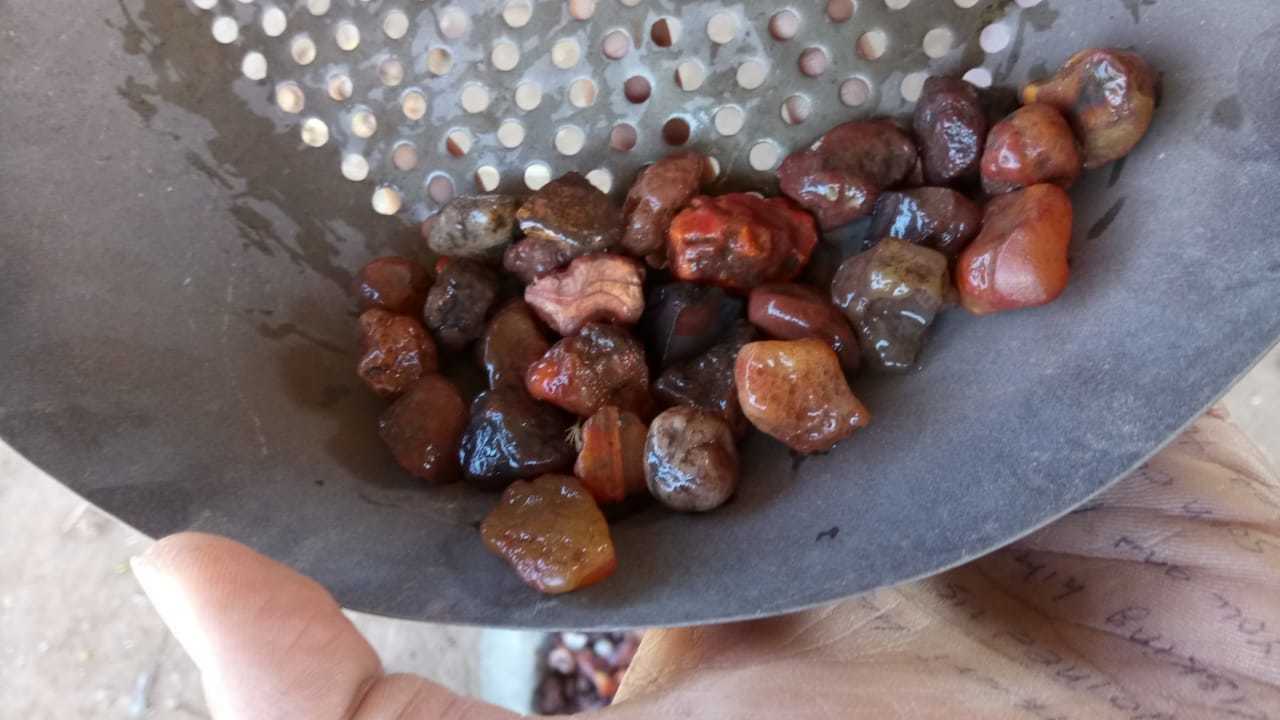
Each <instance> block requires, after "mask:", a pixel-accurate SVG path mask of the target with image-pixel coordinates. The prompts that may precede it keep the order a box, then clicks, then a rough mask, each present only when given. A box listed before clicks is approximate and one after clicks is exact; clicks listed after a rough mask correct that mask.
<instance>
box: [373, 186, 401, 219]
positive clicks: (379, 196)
mask: <svg viewBox="0 0 1280 720" xmlns="http://www.w3.org/2000/svg"><path fill="white" fill-rule="evenodd" d="M370 203H371V204H372V205H373V211H374V212H376V213H378V214H379V215H395V214H396V213H398V212H400V208H401V207H402V206H403V205H404V198H403V197H402V196H401V195H400V191H399V190H397V189H395V188H393V187H391V186H390V185H384V186H382V187H380V188H378V189H377V190H374V191H373V197H372V198H371V199H370Z"/></svg>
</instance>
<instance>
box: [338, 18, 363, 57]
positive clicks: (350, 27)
mask: <svg viewBox="0 0 1280 720" xmlns="http://www.w3.org/2000/svg"><path fill="white" fill-rule="evenodd" d="M333 39H334V42H336V43H337V44H338V47H339V48H341V49H342V50H345V51H346V52H351V51H352V50H355V49H356V48H358V47H360V27H359V26H358V25H356V24H355V23H353V22H351V21H350V20H343V21H341V22H339V23H338V25H337V26H336V27H335V28H334V30H333Z"/></svg>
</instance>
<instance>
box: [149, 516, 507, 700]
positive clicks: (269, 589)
mask: <svg viewBox="0 0 1280 720" xmlns="http://www.w3.org/2000/svg"><path fill="white" fill-rule="evenodd" d="M132 566H133V572H134V575H135V576H136V577H137V578H138V582H139V583H141V585H142V589H143V591H145V592H146V594H147V597H148V598H150V599H151V602H152V604H153V605H155V608H156V610H157V611H158V612H159V613H160V617H161V618H162V619H163V620H164V622H165V624H166V625H168V626H169V629H170V630H171V631H172V632H173V634H174V636H175V637H177V639H178V642H180V643H182V647H183V648H184V649H185V650H186V651H187V654H189V655H190V656H191V659H192V660H194V661H195V664H196V666H197V667H198V668H199V669H200V674H201V677H202V679H203V681H204V690H205V696H206V698H207V701H208V703H209V709H210V710H211V712H212V713H213V717H214V718H217V720H240V719H241V718H252V719H253V720H259V719H263V720H271V719H274V718H309V719H312V720H383V719H386V720H391V719H392V718H395V719H397V720H464V719H465V720H511V719H512V718H514V717H515V715H513V714H511V713H508V712H505V711H503V710H500V709H498V708H495V707H493V706H490V705H486V704H484V703H480V702H477V701H472V700H466V699H464V698H461V697H459V696H457V695H455V694H453V693H451V692H449V691H448V690H446V689H444V688H442V687H440V686H439V685H436V684H435V683H432V682H429V681H427V680H425V679H423V678H420V677H416V676H410V675H386V674H384V673H383V672H382V664H381V663H380V662H379V661H378V656H377V654H375V653H374V651H373V648H372V647H370V646H369V643H368V642H366V641H365V639H364V638H363V637H362V636H361V635H360V633H359V632H357V631H356V629H355V627H354V626H353V625H352V624H351V622H350V621H349V620H347V618H346V616H344V615H343V614H342V612H341V610H340V608H339V607H338V604H337V602H335V601H334V599H333V598H332V597H331V596H330V595H329V593H328V592H326V591H325V589H324V588H323V587H321V586H320V585H319V584H318V583H316V582H315V581H314V580H311V579H310V578H307V577H304V576H302V575H299V574H298V573H296V572H294V571H293V570H291V569H289V568H288V567H285V566H284V565H282V564H280V563H278V562H275V561H274V560H270V559H268V558H266V557H263V556H262V555H259V554H258V553H256V552H254V551H253V550H250V549H249V548H247V547H245V546H243V545H241V544H239V543H236V542H233V541H231V540H228V539H226V538H221V537H217V536H213V535H203V534H198V533H181V534H178V535H172V536H169V537H167V538H164V539H162V540H160V541H159V542H157V543H156V544H155V545H153V546H152V547H151V548H150V549H149V550H148V551H147V552H146V553H144V554H143V555H141V556H140V557H137V558H134V560H133V561H132Z"/></svg>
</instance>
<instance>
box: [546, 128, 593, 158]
mask: <svg viewBox="0 0 1280 720" xmlns="http://www.w3.org/2000/svg"><path fill="white" fill-rule="evenodd" d="M586 142H587V134H586V133H584V132H583V131H582V128H580V127H578V126H577V125H565V126H564V127H562V128H560V129H559V130H557V131H556V135H555V139H554V140H552V144H553V145H555V148H556V152H558V153H560V154H561V155H570V156H572V155H577V154H578V153H580V152H582V146H583V145H585V144H586Z"/></svg>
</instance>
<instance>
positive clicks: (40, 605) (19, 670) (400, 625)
mask: <svg viewBox="0 0 1280 720" xmlns="http://www.w3.org/2000/svg"><path fill="white" fill-rule="evenodd" d="M1225 402H1226V404H1227V406H1228V408H1229V409H1230V410H1231V412H1232V415H1233V417H1234V418H1235V419H1236V420H1237V421H1238V422H1239V423H1240V424H1241V425H1242V426H1243V427H1245V429H1246V430H1248V431H1249V432H1250V434H1251V435H1252V436H1253V437H1254V439H1255V440H1257V441H1258V442H1259V444H1261V445H1263V446H1264V447H1265V448H1266V449H1267V450H1268V451H1269V452H1270V454H1271V456H1272V458H1273V459H1274V458H1280V350H1277V351H1274V352H1272V353H1271V354H1270V355H1269V356H1267V357H1266V358H1265V359H1264V360H1263V361H1262V363H1260V364H1259V365H1258V367H1256V368H1254V370H1253V371H1252V372H1250V373H1249V374H1248V375H1247V376H1246V377H1244V378H1243V379H1242V380H1241V382H1240V383H1239V384H1238V385H1237V386H1236V387H1235V388H1234V389H1233V390H1232V391H1231V392H1230V393H1229V394H1228V395H1227V397H1226V398H1225ZM0 508H3V509H4V518H5V519H4V522H3V523H2V524H0V717H3V718H25V719H26V720H45V719H50V720H52V719H54V718H57V719H58V720H78V719H79V718H85V719H88V718H94V719H96V720H130V719H134V718H153V719H157V720H161V719H162V720H190V719H192V718H204V717H208V715H207V713H206V711H205V707H204V703H203V701H202V699H201V694H200V682H199V678H198V676H197V674H196V672H195V668H194V667H193V666H192V664H191V662H190V661H189V660H188V659H187V658H186V656H185V655H184V654H183V652H182V649H181V648H179V647H178V646H177V644H176V643H175V642H174V641H173V639H172V638H171V637H170V636H169V634H168V632H167V631H166V630H165V628H164V627H163V626H162V625H161V624H160V620H159V619H158V618H157V617H156V615H155V614H154V613H153V612H152V610H151V607H150V606H149V605H148V604H147V600H146V598H145V597H143V595H142V593H141V591H140V590H139V589H138V586H137V584H136V583H135V582H134V580H133V577H132V576H131V575H130V574H129V571H128V560H129V558H130V557H131V556H133V555H135V554H137V553H139V552H141V551H142V550H143V549H144V548H145V547H146V545H147V543H148V540H147V539H146V538H145V537H143V536H142V535H140V534H139V533H137V532H135V531H134V530H132V529H130V528H128V527H126V526H124V525H121V524H120V523H117V522H115V521H114V520H112V519H111V518H109V517H107V516H105V515H103V514H102V513H100V512H98V511H97V510H95V509H94V508H93V507H91V506H89V505H88V504H87V503H85V502H84V501H82V500H81V499H80V498H78V497H77V496H75V495H74V494H72V493H71V492H70V491H68V490H67V489H65V488H63V487H62V486H61V485H59V484H57V483H56V482H55V481H53V480H52V479H51V478H49V477H48V476H47V475H45V474H44V473H42V472H41V471H40V470H39V469H37V468H35V467H34V466H32V465H31V464H30V463H28V462H26V461H25V460H24V459H23V458H21V457H20V456H18V455H17V454H16V453H14V452H13V451H12V450H10V449H9V448H8V447H7V446H5V445H4V444H3V443H0ZM352 617H353V619H354V620H355V622H356V624H357V625H358V626H359V627H360V628H361V629H362V630H363V631H364V632H365V634H366V635H367V636H368V637H369V638H370V640H371V641H372V642H373V645H374V647H376V648H377V649H378V651H379V652H380V653H381V655H382V658H383V660H384V662H385V664H386V665H387V667H388V668H389V669H391V670H393V671H408V672H417V673H421V674H423V675H425V676H427V677H430V678H432V679H434V680H437V681H439V682H441V683H443V684H445V685H447V686H449V687H451V688H453V689H455V690H457V691H459V692H464V693H467V694H470V695H474V696H479V697H484V698H486V699H489V700H491V701H494V702H497V703H499V704H502V705H505V706H507V707H510V708H512V709H515V710H521V711H524V710H527V707H528V706H527V703H528V699H529V696H530V690H531V687H532V667H533V654H534V653H533V649H534V647H535V645H536V643H537V642H538V640H539V636H538V635H537V634H536V633H519V632H507V631H494V630H479V629H475V628H459V627H446V626H439V625H426V624H421V623H410V622H403V621H397V620H388V619H386V618H376V617H369V616H362V615H358V614H353V615H352Z"/></svg>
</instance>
